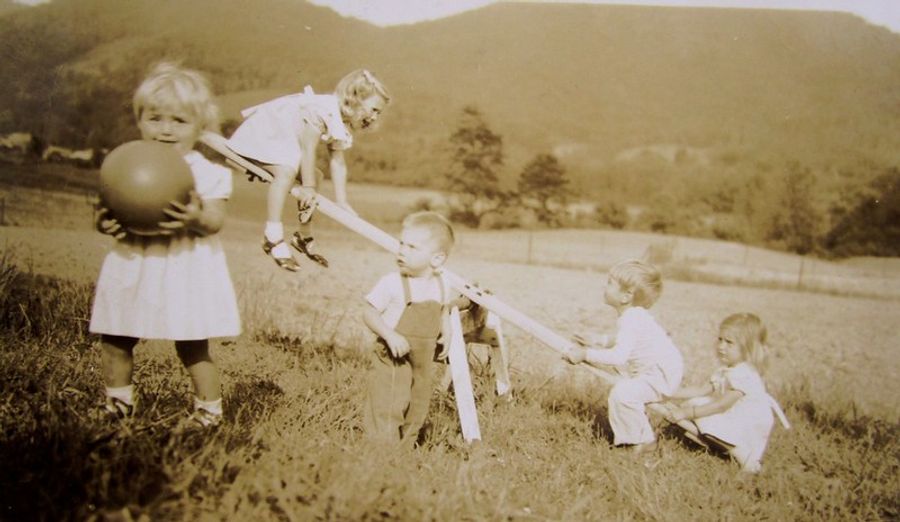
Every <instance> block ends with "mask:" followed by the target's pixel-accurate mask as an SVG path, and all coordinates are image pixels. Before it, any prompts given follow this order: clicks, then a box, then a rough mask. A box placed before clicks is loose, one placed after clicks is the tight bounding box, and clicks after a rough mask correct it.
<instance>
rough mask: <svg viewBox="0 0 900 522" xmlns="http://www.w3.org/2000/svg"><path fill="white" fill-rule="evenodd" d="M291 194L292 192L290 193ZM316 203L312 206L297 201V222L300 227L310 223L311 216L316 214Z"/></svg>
mask: <svg viewBox="0 0 900 522" xmlns="http://www.w3.org/2000/svg"><path fill="white" fill-rule="evenodd" d="M291 193H292V194H293V192H291ZM316 205H317V203H313V204H311V205H310V204H305V203H303V202H302V201H297V221H299V222H300V224H301V225H305V224H307V223H309V222H310V221H312V217H313V214H314V213H315V212H316Z"/></svg>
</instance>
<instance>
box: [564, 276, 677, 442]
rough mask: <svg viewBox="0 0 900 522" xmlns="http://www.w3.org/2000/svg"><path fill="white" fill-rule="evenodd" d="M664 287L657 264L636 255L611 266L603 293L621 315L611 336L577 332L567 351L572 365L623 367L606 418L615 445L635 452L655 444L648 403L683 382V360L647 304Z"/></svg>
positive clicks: (611, 395)
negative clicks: (590, 335) (585, 363)
mask: <svg viewBox="0 0 900 522" xmlns="http://www.w3.org/2000/svg"><path fill="white" fill-rule="evenodd" d="M661 292H662V276H661V275H660V273H659V270H657V269H656V267H654V266H652V265H650V264H648V263H645V262H643V261H638V260H628V261H623V262H621V263H618V264H616V265H615V266H613V267H612V268H611V269H610V271H609V280H608V281H607V283H606V290H605V292H604V294H603V297H604V300H605V301H606V304H608V305H609V306H611V307H613V308H615V310H616V312H617V313H618V316H619V319H618V322H617V332H616V336H615V339H610V338H609V337H608V336H602V338H598V339H597V340H593V339H591V340H589V339H586V338H584V337H580V336H576V337H575V340H576V342H577V343H578V344H579V345H580V346H572V347H571V348H570V349H569V351H568V352H567V353H566V354H565V356H564V357H565V358H566V360H568V361H569V362H570V363H572V364H579V363H581V362H587V363H588V364H591V365H610V366H616V367H619V368H621V369H622V370H624V371H623V373H624V374H625V375H626V378H624V379H622V380H620V381H618V382H617V383H616V384H615V385H614V386H613V387H612V390H610V392H609V399H608V404H609V423H610V426H611V427H612V430H613V435H614V439H613V443H614V444H615V445H616V446H632V447H633V451H634V452H635V453H642V452H645V451H649V450H652V449H655V448H656V435H655V434H654V433H653V428H652V427H651V426H650V419H649V418H648V417H647V412H646V410H645V408H646V404H647V403H651V402H657V401H660V400H662V399H663V397H664V396H666V395H668V394H670V393H672V392H674V391H675V390H677V389H678V386H679V385H680V384H681V377H682V373H683V371H684V362H683V361H682V358H681V352H679V351H678V348H676V347H675V344H674V343H673V342H672V339H670V338H669V335H668V334H667V333H666V331H665V330H663V328H662V327H661V326H660V325H659V323H657V322H656V320H655V319H654V318H653V316H652V315H650V312H649V311H648V309H649V308H650V307H651V306H653V304H654V303H655V302H656V300H657V299H658V298H659V295H660V293H661Z"/></svg>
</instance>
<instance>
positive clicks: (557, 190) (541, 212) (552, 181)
mask: <svg viewBox="0 0 900 522" xmlns="http://www.w3.org/2000/svg"><path fill="white" fill-rule="evenodd" d="M568 183H569V180H568V179H567V178H566V169H565V168H564V167H563V166H562V165H561V164H560V163H559V161H558V160H557V159H556V156H554V155H552V154H538V155H537V156H535V158H534V159H533V160H531V162H530V163H528V165H526V166H525V169H524V170H523V171H522V174H521V175H520V176H519V198H520V199H521V200H523V201H525V202H527V201H528V200H529V199H530V200H533V201H534V202H535V203H537V208H536V209H535V210H536V214H537V219H538V221H540V222H542V223H546V224H548V225H551V226H558V225H559V223H560V219H559V216H560V213H561V212H562V211H564V210H565V204H566V201H567V199H568V195H569V192H568V190H567V188H566V185H568ZM554 204H555V206H554Z"/></svg>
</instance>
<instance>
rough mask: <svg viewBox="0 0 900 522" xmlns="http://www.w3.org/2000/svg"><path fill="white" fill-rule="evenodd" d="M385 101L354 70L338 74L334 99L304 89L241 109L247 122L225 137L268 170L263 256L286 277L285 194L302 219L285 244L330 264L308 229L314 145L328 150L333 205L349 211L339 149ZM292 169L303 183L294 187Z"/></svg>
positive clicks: (366, 76) (377, 85)
mask: <svg viewBox="0 0 900 522" xmlns="http://www.w3.org/2000/svg"><path fill="white" fill-rule="evenodd" d="M388 102H390V96H389V95H388V92H387V89H385V87H384V85H382V83H381V82H380V81H379V80H378V79H377V78H375V76H374V75H373V74H372V73H370V72H369V71H367V70H365V69H359V70H356V71H353V72H351V73H350V74H348V75H346V76H344V78H342V79H341V81H340V82H338V84H337V87H336V88H335V91H334V94H315V93H313V90H312V88H311V87H310V86H308V85H307V86H306V88H305V89H304V90H303V92H302V93H300V94H291V95H288V96H283V97H281V98H277V99H275V100H271V101H268V102H265V103H263V104H260V105H256V106H254V107H250V108H249V109H246V110H244V111H242V112H241V114H242V115H243V116H244V118H245V120H244V122H243V123H241V125H240V127H238V128H237V130H235V131H234V134H233V135H232V136H231V138H229V140H228V147H229V148H230V149H231V150H232V151H234V152H235V153H237V154H239V155H241V156H243V157H244V158H246V159H248V160H251V161H254V162H256V163H259V164H260V166H262V167H263V168H264V169H266V170H267V171H269V172H270V173H272V177H273V180H272V184H271V186H270V187H269V193H268V197H267V206H266V210H267V221H266V227H265V230H264V237H263V251H264V252H265V253H266V254H268V255H270V256H272V258H273V259H274V260H275V263H277V264H278V266H279V267H281V268H284V269H285V270H289V271H292V272H296V271H297V270H299V268H300V265H299V264H297V262H296V261H295V260H294V258H293V257H292V256H291V250H290V249H289V248H288V246H287V244H285V242H284V225H283V224H282V222H281V214H282V211H283V210H284V201H285V199H286V198H287V196H288V194H289V193H290V194H292V195H293V196H294V197H296V198H297V209H298V215H297V216H298V218H299V221H300V230H299V231H297V232H295V233H294V235H293V236H292V237H291V246H293V247H294V248H296V249H297V250H299V251H300V252H301V253H303V254H305V255H306V256H307V257H309V258H310V259H312V260H313V261H315V262H317V263H319V264H321V265H322V266H328V261H326V260H325V258H324V257H322V256H321V255H319V254H317V253H316V252H315V245H314V242H313V238H312V235H311V227H310V220H311V219H312V212H313V209H314V208H315V196H316V184H317V183H318V181H319V180H318V179H317V175H316V148H317V146H318V144H319V142H320V141H322V142H324V143H325V144H326V145H327V147H328V152H329V154H330V161H329V170H330V171H331V179H332V180H333V181H334V196H335V200H336V203H337V204H338V205H340V206H342V207H344V208H345V209H346V210H348V211H350V212H353V209H352V208H351V207H350V205H349V204H348V203H347V189H346V184H347V163H346V160H345V159H344V151H345V150H346V149H349V148H350V147H351V146H352V145H353V136H352V135H351V134H350V130H360V129H366V128H368V127H370V126H372V124H374V123H375V122H376V120H378V117H379V116H380V115H381V113H382V111H383V110H384V108H385V106H386V105H387V104H388ZM298 169H299V171H300V178H301V184H300V186H298V187H294V183H295V181H296V178H297V170H298ZM292 187H293V188H292Z"/></svg>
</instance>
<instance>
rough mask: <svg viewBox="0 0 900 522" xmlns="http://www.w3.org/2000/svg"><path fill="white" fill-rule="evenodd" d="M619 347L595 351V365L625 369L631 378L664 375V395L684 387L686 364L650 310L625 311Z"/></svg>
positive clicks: (636, 308) (620, 322)
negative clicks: (683, 378)
mask: <svg viewBox="0 0 900 522" xmlns="http://www.w3.org/2000/svg"><path fill="white" fill-rule="evenodd" d="M617 328H618V331H617V332H616V344H615V346H613V347H612V348H610V349H595V350H592V351H591V361H592V362H598V363H600V364H608V365H611V366H619V367H623V366H624V367H625V370H626V372H627V373H628V376H629V377H639V376H642V375H653V374H658V373H659V372H660V371H661V372H662V376H663V380H664V382H663V383H661V384H662V386H660V387H662V388H665V389H660V390H658V391H659V392H661V393H671V392H672V391H674V390H675V389H676V388H677V387H678V385H679V384H680V383H681V377H682V373H683V371H684V362H683V360H682V357H681V352H679V351H678V348H677V347H676V346H675V343H673V342H672V339H671V338H670V337H669V334H668V333H666V331H665V330H663V328H662V327H661V326H660V325H659V323H657V322H656V320H655V319H654V318H653V316H652V315H650V312H648V311H647V309H645V308H643V307H640V306H633V307H630V308H627V309H625V311H624V312H622V315H620V316H619V320H618V322H617Z"/></svg>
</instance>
